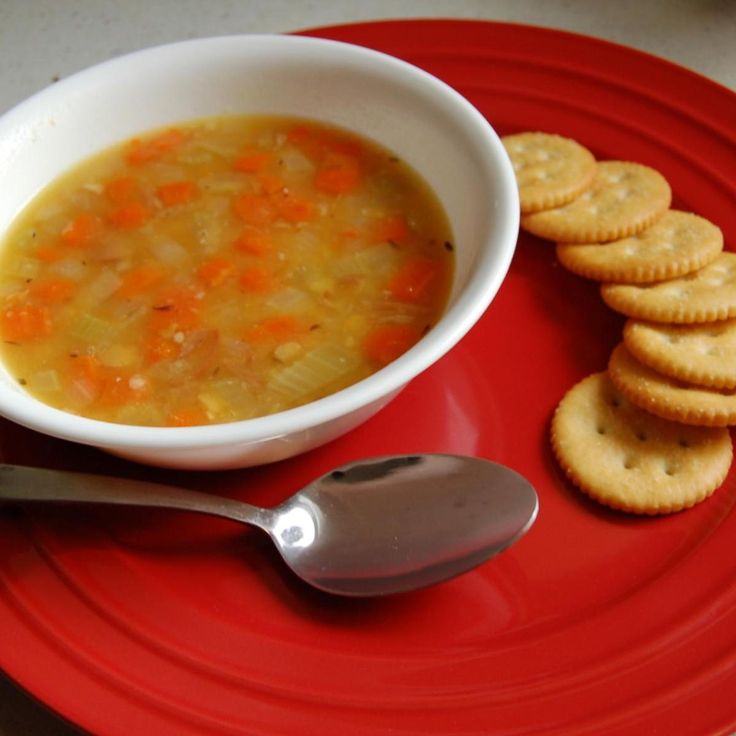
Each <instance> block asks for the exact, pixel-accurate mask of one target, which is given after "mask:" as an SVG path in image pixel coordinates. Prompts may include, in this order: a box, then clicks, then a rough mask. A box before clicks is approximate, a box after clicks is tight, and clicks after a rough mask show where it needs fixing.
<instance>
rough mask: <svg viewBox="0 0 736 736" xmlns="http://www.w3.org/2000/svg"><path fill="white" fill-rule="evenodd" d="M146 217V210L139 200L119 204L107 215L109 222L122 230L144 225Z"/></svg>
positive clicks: (146, 220) (147, 215) (147, 216)
mask: <svg viewBox="0 0 736 736" xmlns="http://www.w3.org/2000/svg"><path fill="white" fill-rule="evenodd" d="M148 218H149V213H148V210H147V209H146V208H145V206H144V205H143V204H141V203H140V202H129V203H128V204H124V205H121V206H120V207H118V208H117V209H116V210H113V211H112V212H111V213H110V215H109V219H110V222H111V223H112V224H113V225H114V226H115V227H118V228H121V229H122V230H133V229H135V228H137V227H140V226H141V225H145V224H146V222H148Z"/></svg>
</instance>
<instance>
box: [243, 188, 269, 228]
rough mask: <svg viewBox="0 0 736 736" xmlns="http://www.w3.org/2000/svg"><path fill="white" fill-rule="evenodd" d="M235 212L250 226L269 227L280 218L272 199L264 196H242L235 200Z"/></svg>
mask: <svg viewBox="0 0 736 736" xmlns="http://www.w3.org/2000/svg"><path fill="white" fill-rule="evenodd" d="M233 210H234V211H235V214H236V215H237V216H238V218H240V219H241V220H242V221H243V222H245V223H247V224H249V225H268V224H270V223H272V222H273V221H274V220H276V218H277V217H278V210H277V209H276V207H275V206H274V203H273V202H272V201H271V199H270V197H268V196H266V195H263V194H250V193H248V194H241V195H239V196H238V197H236V198H235V199H234V200H233Z"/></svg>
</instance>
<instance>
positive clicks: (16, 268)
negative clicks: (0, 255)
mask: <svg viewBox="0 0 736 736" xmlns="http://www.w3.org/2000/svg"><path fill="white" fill-rule="evenodd" d="M40 270H41V262H40V261H39V260H38V259H36V258H25V257H23V256H21V257H20V258H16V259H15V260H13V261H11V262H10V263H8V265H7V266H6V267H5V273H7V274H8V275H12V276H17V277H18V278H20V279H35V278H36V276H38V274H39V272H40Z"/></svg>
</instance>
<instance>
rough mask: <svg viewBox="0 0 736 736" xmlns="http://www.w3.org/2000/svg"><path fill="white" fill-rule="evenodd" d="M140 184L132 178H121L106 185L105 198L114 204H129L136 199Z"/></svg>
mask: <svg viewBox="0 0 736 736" xmlns="http://www.w3.org/2000/svg"><path fill="white" fill-rule="evenodd" d="M137 194H138V184H137V182H136V180H135V179H134V178H133V177H132V176H119V177H117V178H116V179H111V180H110V181H108V182H107V183H106V184H105V196H106V197H107V198H108V199H109V200H110V202H112V203H113V204H127V203H128V202H131V201H132V200H134V199H135V198H136V196H137Z"/></svg>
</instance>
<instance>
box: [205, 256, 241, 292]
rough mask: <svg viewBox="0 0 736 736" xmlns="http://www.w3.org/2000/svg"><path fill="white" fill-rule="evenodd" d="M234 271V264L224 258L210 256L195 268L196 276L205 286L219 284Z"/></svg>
mask: <svg viewBox="0 0 736 736" xmlns="http://www.w3.org/2000/svg"><path fill="white" fill-rule="evenodd" d="M234 273H235V266H234V265H233V264H232V262H231V261H229V260H227V259H226V258H210V259H209V260H206V261H203V262H202V263H201V264H200V266H199V268H198V269H197V276H199V278H200V279H201V280H202V281H204V283H205V284H206V285H207V286H210V287H213V286H219V285H220V284H222V283H224V282H225V281H226V280H227V279H229V278H230V276H232V275H233V274H234Z"/></svg>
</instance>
